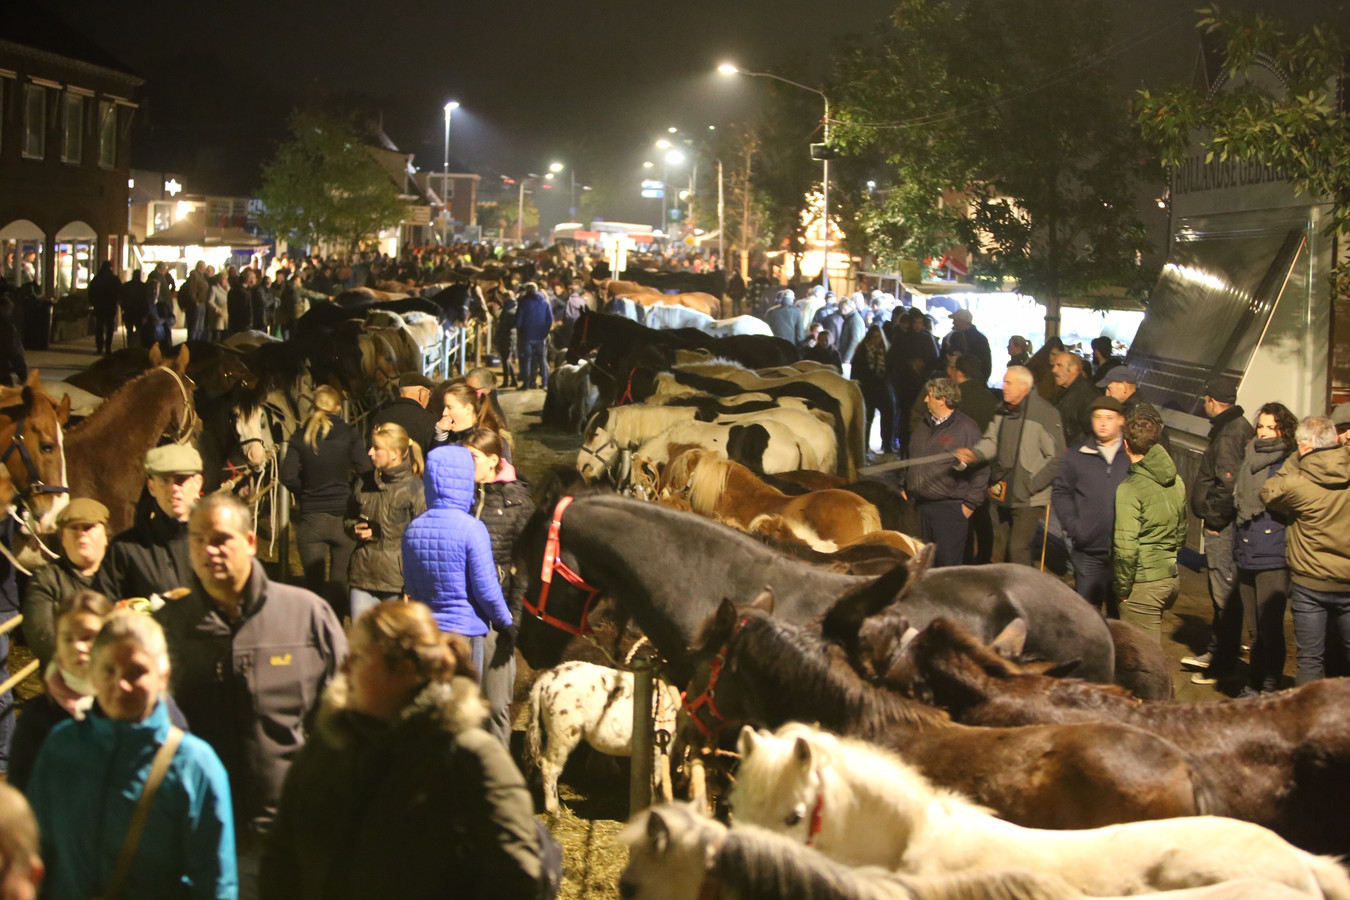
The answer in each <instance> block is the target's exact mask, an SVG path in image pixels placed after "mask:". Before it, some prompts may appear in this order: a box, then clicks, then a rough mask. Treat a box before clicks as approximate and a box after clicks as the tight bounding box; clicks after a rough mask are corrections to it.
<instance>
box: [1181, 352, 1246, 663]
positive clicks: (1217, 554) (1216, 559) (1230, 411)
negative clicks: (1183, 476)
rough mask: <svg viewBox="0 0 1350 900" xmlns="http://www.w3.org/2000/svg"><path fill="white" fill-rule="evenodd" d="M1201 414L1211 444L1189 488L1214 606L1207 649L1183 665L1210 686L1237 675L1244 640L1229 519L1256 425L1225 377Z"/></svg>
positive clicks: (1210, 391) (1212, 386) (1211, 389)
mask: <svg viewBox="0 0 1350 900" xmlns="http://www.w3.org/2000/svg"><path fill="white" fill-rule="evenodd" d="M1204 402H1205V415H1206V416H1208V417H1209V420H1210V425H1209V445H1208V446H1207V447H1205V454H1204V456H1202V457H1201V459H1200V469H1199V471H1197V472H1196V475H1195V484H1194V485H1192V487H1191V512H1193V513H1194V514H1195V515H1196V517H1197V518H1199V519H1200V521H1201V522H1202V523H1203V524H1204V529H1205V563H1206V565H1207V566H1208V567H1209V599H1210V603H1211V605H1212V606H1213V608H1214V620H1213V623H1212V627H1211V629H1210V638H1209V647H1208V648H1207V649H1206V650H1205V652H1204V653H1202V654H1200V655H1199V656H1186V657H1183V658H1182V660H1181V664H1182V665H1183V666H1186V667H1187V668H1191V669H1202V670H1204V671H1202V672H1199V673H1197V674H1195V675H1192V676H1191V681H1192V682H1194V683H1195V684H1214V683H1215V682H1217V681H1220V680H1227V679H1231V678H1233V677H1235V676H1236V675H1237V664H1238V649H1239V645H1240V644H1241V642H1242V603H1241V602H1240V601H1239V600H1238V591H1237V565H1236V564H1235V563H1234V562H1233V520H1234V518H1236V515H1237V510H1236V506H1235V503H1234V500H1233V485H1234V480H1235V479H1236V478H1237V472H1238V468H1239V467H1240V466H1241V465H1242V459H1243V456H1244V455H1245V454H1246V452H1247V443H1248V442H1249V441H1251V439H1252V438H1253V437H1255V436H1256V431H1255V429H1253V428H1252V425H1251V423H1250V422H1248V421H1247V419H1246V417H1245V416H1244V415H1243V413H1242V407H1240V406H1236V405H1235V404H1236V403H1237V389H1236V388H1235V387H1234V386H1233V385H1232V384H1231V383H1230V382H1228V381H1227V380H1225V379H1218V378H1216V379H1214V380H1213V381H1211V382H1210V383H1209V384H1208V385H1206V387H1205V401H1204Z"/></svg>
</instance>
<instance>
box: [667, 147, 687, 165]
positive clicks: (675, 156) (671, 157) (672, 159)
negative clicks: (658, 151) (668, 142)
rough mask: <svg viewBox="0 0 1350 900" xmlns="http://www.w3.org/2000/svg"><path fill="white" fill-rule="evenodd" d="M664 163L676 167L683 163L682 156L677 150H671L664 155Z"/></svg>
mask: <svg viewBox="0 0 1350 900" xmlns="http://www.w3.org/2000/svg"><path fill="white" fill-rule="evenodd" d="M666 162H668V163H670V164H671V165H672V166H678V165H679V164H680V163H682V162H684V154H683V153H681V152H680V151H679V150H671V151H670V152H669V153H667V154H666Z"/></svg>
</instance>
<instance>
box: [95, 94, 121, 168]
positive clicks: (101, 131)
mask: <svg viewBox="0 0 1350 900" xmlns="http://www.w3.org/2000/svg"><path fill="white" fill-rule="evenodd" d="M98 164H99V165H100V166H102V167H103V168H105V169H115V168H117V104H116V103H113V102H111V101H108V100H100V101H99V103H98Z"/></svg>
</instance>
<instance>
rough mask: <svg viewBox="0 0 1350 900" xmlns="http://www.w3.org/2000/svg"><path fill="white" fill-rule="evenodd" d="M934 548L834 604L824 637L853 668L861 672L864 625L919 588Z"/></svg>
mask: <svg viewBox="0 0 1350 900" xmlns="http://www.w3.org/2000/svg"><path fill="white" fill-rule="evenodd" d="M934 552H935V548H934V546H933V545H932V544H929V545H926V546H925V547H924V548H923V549H922V550H920V551H919V553H918V554H916V555H915V556H913V557H911V558H910V559H908V560H907V561H905V562H903V563H900V564H898V565H896V566H895V567H894V568H892V569H891V570H890V571H889V572H887V573H886V574H884V575H881V576H879V577H878V578H874V579H873V580H871V581H868V582H865V583H864V584H862V585H860V586H859V587H857V588H855V589H853V590H851V591H849V592H848V593H847V594H844V595H843V596H842V597H840V598H839V599H838V600H836V601H835V602H834V605H833V606H831V607H830V609H829V611H828V612H826V613H825V618H824V620H823V621H822V622H821V634H822V635H824V637H825V638H826V639H827V640H830V641H833V642H834V643H836V644H839V645H840V646H841V647H843V648H844V650H845V652H847V653H848V655H849V659H850V661H851V662H853V664H854V667H855V668H858V669H862V668H863V666H862V665H861V664H860V658H861V656H862V655H864V654H863V648H862V647H861V644H860V633H861V632H862V629H863V625H864V623H866V622H867V620H868V619H870V618H871V617H873V616H875V615H877V614H879V613H881V612H882V611H884V610H885V609H887V608H888V607H890V606H892V605H894V604H895V603H897V602H899V601H900V600H902V599H903V598H904V597H905V596H906V595H907V594H908V593H909V592H910V591H912V590H914V588H915V587H916V586H917V585H918V584H919V582H920V581H921V580H922V578H923V575H924V573H925V572H927V571H928V567H929V566H930V565H931V564H932V562H933V555H934Z"/></svg>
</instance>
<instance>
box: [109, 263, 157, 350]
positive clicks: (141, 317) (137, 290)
mask: <svg viewBox="0 0 1350 900" xmlns="http://www.w3.org/2000/svg"><path fill="white" fill-rule="evenodd" d="M117 302H118V305H119V306H120V307H121V309H122V327H123V328H125V329H126V334H127V339H126V343H124V344H123V346H124V347H130V346H131V336H132V335H133V334H139V333H140V332H141V331H142V330H143V329H144V328H145V320H146V319H147V318H148V317H149V316H150V290H149V289H148V288H147V287H146V286H145V281H144V280H143V279H142V278H141V270H140V269H135V270H133V271H132V273H131V280H130V281H128V282H126V283H125V284H123V285H122V290H121V292H120V293H119V295H118V298H117Z"/></svg>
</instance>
